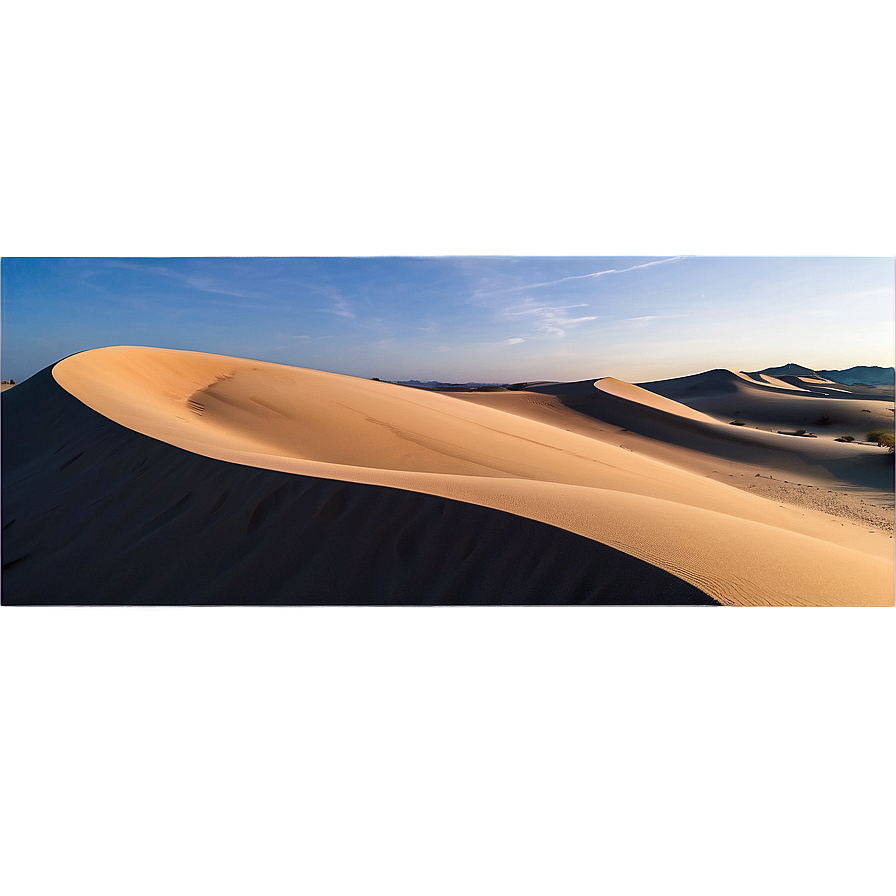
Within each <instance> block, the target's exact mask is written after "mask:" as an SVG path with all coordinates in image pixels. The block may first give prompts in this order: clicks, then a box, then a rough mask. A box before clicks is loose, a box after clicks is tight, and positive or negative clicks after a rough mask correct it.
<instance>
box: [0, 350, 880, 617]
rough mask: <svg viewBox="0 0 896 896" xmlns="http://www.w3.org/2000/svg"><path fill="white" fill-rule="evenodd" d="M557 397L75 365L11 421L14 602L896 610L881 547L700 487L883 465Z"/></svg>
mask: <svg viewBox="0 0 896 896" xmlns="http://www.w3.org/2000/svg"><path fill="white" fill-rule="evenodd" d="M739 379H740V380H741V382H745V385H746V386H747V387H749V384H747V383H746V381H745V380H744V379H743V378H739ZM32 381H33V382H32ZM559 386H561V387H564V388H566V390H567V391H566V392H564V391H563V388H558V387H557V386H552V387H545V389H544V390H543V391H544V392H553V394H538V393H469V394H466V395H463V394H461V395H447V394H439V393H434V392H428V391H424V390H417V389H410V388H406V387H401V386H395V385H392V384H389V383H380V382H373V381H367V380H361V379H356V378H352V377H345V376H340V375H337V374H331V373H323V372H320V371H313V370H306V369H301V368H294V367H285V366H282V365H276V364H270V363H265V362H260V361H250V360H245V359H239V358H230V357H225V356H216V355H205V354H199V353H192V352H175V351H169V350H162V349H149V348H134V347H116V348H108V349H100V350H95V351H91V352H85V353H83V354H81V355H75V356H72V357H71V358H68V359H66V360H65V361H62V362H60V363H59V364H57V365H55V366H54V367H53V368H52V371H47V372H45V374H42V375H39V376H38V377H35V378H32V380H29V381H28V382H27V383H24V384H21V385H20V386H19V387H17V388H16V389H15V390H12V391H11V392H9V393H8V394H5V395H4V398H3V402H4V405H3V409H4V516H3V522H4V526H5V527H6V529H5V532H4V544H3V552H4V556H3V560H4V565H5V567H6V568H5V571H4V579H3V584H4V600H5V601H7V602H9V601H10V600H12V601H21V602H49V603H56V602H84V601H85V600H88V601H89V600H90V597H89V595H90V594H93V595H94V598H93V599H94V600H96V602H125V603H128V602H131V603H135V602H150V603H153V602H155V603H168V602H195V603H204V602H212V603H227V602H238V603H251V602H286V603H302V602H313V603H340V602H349V603H382V602H385V603H388V602H393V603H394V602H399V603H427V602H435V603H463V602H487V603H502V602H534V603H552V602H558V601H559V602H582V601H586V602H587V601H591V602H605V603H607V602H609V603H627V602H635V603H637V602H659V603H664V602H665V603H689V602H701V601H703V602H712V601H718V602H720V603H732V604H878V605H880V604H884V605H885V604H892V602H893V563H892V551H891V548H892V544H893V542H892V540H890V537H889V534H888V533H887V532H886V531H884V530H878V531H869V530H868V528H867V526H862V527H859V526H857V525H855V524H853V523H852V522H850V521H849V520H844V519H841V518H837V517H833V516H831V515H829V514H824V513H819V512H816V511H813V510H811V509H809V508H799V507H795V506H792V505H790V504H780V503H778V502H777V501H771V500H768V499H766V498H763V497H757V496H756V495H754V494H750V493H748V492H747V491H745V490H743V489H739V488H733V487H732V486H731V485H729V484H726V483H724V482H720V481H718V479H717V478H716V479H714V478H712V477H711V476H708V475H707V471H706V470H705V469H704V468H703V466H701V465H702V464H705V463H707V462H708V463H714V464H715V465H716V467H720V466H724V464H725V463H729V462H731V458H730V457H729V456H728V455H736V454H738V453H740V455H742V456H741V457H739V461H738V462H745V461H744V458H750V457H752V458H753V459H754V460H755V459H756V457H757V456H759V455H762V451H763V450H764V451H766V455H764V456H762V457H760V460H761V461H762V462H765V461H767V460H770V459H775V461H776V464H775V465H774V466H773V467H771V468H772V469H774V470H775V471H779V470H780V469H782V466H781V462H782V461H783V462H784V467H783V468H786V463H787V462H790V463H793V464H797V465H798V466H799V465H802V466H803V467H805V468H807V469H808V468H809V467H810V466H811V467H814V468H817V469H816V473H817V475H818V476H819V477H821V478H824V477H828V478H829V479H831V480H832V481H833V478H836V477H838V476H842V475H844V474H843V471H842V470H838V468H837V464H838V463H840V464H841V466H842V467H843V469H845V470H847V471H848V470H849V469H851V466H850V465H853V466H855V468H856V469H865V474H866V477H867V475H871V474H873V475H875V476H877V477H878V479H879V480H880V482H881V483H883V484H884V485H883V486H879V487H881V488H884V487H885V484H886V481H887V477H888V476H889V477H890V482H891V481H892V465H890V466H889V467H888V466H887V460H886V457H884V456H883V455H882V453H881V451H880V450H879V449H874V448H869V447H865V446H850V445H845V444H842V443H836V444H835V443H833V442H831V445H830V446H825V447H826V448H827V450H828V451H831V450H833V451H834V452H835V454H834V455H830V456H829V455H827V454H826V455H824V456H823V457H822V456H820V455H819V456H817V457H816V456H815V455H814V454H813V453H812V452H813V451H814V452H816V453H817V451H818V449H817V448H814V447H810V446H809V445H807V441H808V440H803V439H795V438H791V437H786V436H778V435H775V434H773V433H760V432H756V431H754V430H753V431H749V432H744V431H742V429H743V428H735V427H730V426H728V425H727V424H723V423H719V422H716V420H714V419H713V418H712V417H711V416H710V415H709V414H707V413H705V412H704V411H703V410H702V409H700V408H697V409H695V408H694V407H692V406H685V405H684V404H682V403H680V402H677V401H676V400H675V398H674V397H669V396H665V395H663V396H660V395H657V394H655V393H653V392H650V391H648V390H645V389H640V388H638V387H636V386H632V385H630V384H627V383H621V382H620V381H618V380H598V381H588V382H587V383H586V384H559ZM756 388H758V389H767V388H768V389H770V388H772V387H770V386H768V387H763V386H758V385H757V386H756ZM784 391H785V390H783V389H781V390H778V392H777V393H776V394H780V393H783V392H784ZM577 400H580V401H581V402H582V409H577V408H576V407H575V406H574V405H575V402H576V401H577ZM622 424H626V425H624V426H623V425H622ZM622 429H624V430H626V431H627V432H626V433H625V434H624V436H623V437H622V438H620V430H622ZM630 434H634V436H635V437H637V439H640V440H641V441H640V443H638V444H637V445H636V447H637V448H638V449H640V448H641V447H644V450H634V449H633V448H632V446H631V445H626V444H624V442H625V441H626V439H627V438H628V437H629V436H630ZM757 439H758V440H759V441H758V442H757ZM763 439H764V440H766V441H768V440H774V444H772V443H771V442H769V444H768V445H766V444H764V443H763V441H762V440H763ZM648 446H650V447H649V448H648ZM831 446H833V447H831ZM726 452H727V454H726ZM757 452H758V454H757ZM806 452H808V455H807V454H806ZM773 456H774V458H773ZM875 463H876V464H877V468H875V470H873V471H871V467H872V466H874V464H875ZM826 464H827V466H826ZM866 468H867V469H866ZM869 471H871V472H870V473H869ZM716 472H718V471H716ZM847 478H848V477H847ZM859 479H861V476H859ZM838 481H839V480H838ZM843 482H844V483H846V484H847V485H848V484H849V483H848V482H847V480H846V479H844V480H843ZM865 486H868V483H865ZM876 487H877V486H876ZM72 517H73V518H72ZM61 581H65V582H68V581H74V582H75V583H76V584H75V585H73V586H72V587H71V588H69V589H68V590H67V591H66V590H65V589H60V588H59V587H58V583H59V582H61ZM54 582H55V583H57V584H56V586H55V588H56V590H54V585H53V583H54ZM63 591H65V594H64V595H63V594H62V592H63Z"/></svg>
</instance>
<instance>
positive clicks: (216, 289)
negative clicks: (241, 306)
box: [106, 260, 262, 299]
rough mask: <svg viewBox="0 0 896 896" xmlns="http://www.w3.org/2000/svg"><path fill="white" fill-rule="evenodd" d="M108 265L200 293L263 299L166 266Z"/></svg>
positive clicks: (126, 263)
mask: <svg viewBox="0 0 896 896" xmlns="http://www.w3.org/2000/svg"><path fill="white" fill-rule="evenodd" d="M106 265H107V266H108V267H110V268H121V269H124V270H129V271H138V272H139V273H141V274H147V273H149V274H157V275H158V276H160V277H167V278H168V279H171V280H177V281H178V282H180V283H181V284H183V285H184V286H188V287H189V288H190V289H195V290H197V291H198V292H208V293H214V294H216V295H221V296H234V297H236V298H238V299H255V298H262V297H261V296H258V295H253V294H252V293H247V292H241V291H239V290H236V289H233V288H231V287H227V286H222V285H220V284H219V283H217V282H216V281H215V280H214V279H213V278H212V277H208V276H202V275H201V274H185V273H181V272H180V271H173V270H171V268H166V267H165V266H164V265H157V264H133V263H132V262H127V261H117V260H114V261H107V262H106Z"/></svg>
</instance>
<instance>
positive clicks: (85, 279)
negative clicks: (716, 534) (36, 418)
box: [0, 256, 894, 382]
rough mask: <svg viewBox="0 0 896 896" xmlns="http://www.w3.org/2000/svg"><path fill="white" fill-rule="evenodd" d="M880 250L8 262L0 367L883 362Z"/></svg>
mask: <svg viewBox="0 0 896 896" xmlns="http://www.w3.org/2000/svg"><path fill="white" fill-rule="evenodd" d="M893 267H894V266H893V260H892V259H891V258H727V259H726V258H701V257H689V256H684V257H682V256H674V257H673V256H649V257H628V258H621V257H613V258H605V257H591V258H556V257H552V258H533V257H521V258H500V257H495V258H492V257H445V258H439V257H435V258H342V259H340V258H162V259H155V258H154V259H139V258H138V259H124V258H117V259H97V258H73V259H64V258H63V259H56V258H52V259H40V258H4V259H3V260H2V267H0V277H2V326H3V330H2V378H3V379H10V378H12V379H15V380H18V381H22V380H23V379H25V378H27V377H28V376H30V375H32V374H33V373H36V372H37V371H38V370H40V369H42V368H43V367H46V366H47V365H49V364H52V363H54V362H56V361H58V360H60V359H61V358H63V357H66V356H67V355H70V354H73V353H75V352H79V351H84V350H86V349H91V348H97V347H100V346H105V345H153V346H161V347H165V348H177V349H189V350H195V351H206V352H216V353H220V354H228V355H238V356H241V357H250V358H257V359H261V360H268V361H276V362H280V363H285V364H294V365H297V366H301V367H312V368H316V369H320V370H329V371H334V372H337V373H346V374H351V375H355V376H363V377H371V376H378V377H380V378H381V379H420V380H428V379H437V380H446V381H452V382H463V381H494V382H511V381H520V380H530V379H552V380H573V379H584V378H587V377H597V376H616V377H619V378H620V379H625V380H629V381H632V382H638V381H645V380H650V379H657V378H663V377H672V376H681V375H685V374H689V373H696V372H699V371H701V370H707V369H710V368H713V367H735V368H738V369H743V370H755V369H760V368H762V367H767V366H771V365H778V364H784V363H787V362H790V361H794V362H796V363H799V364H804V365H806V366H808V367H816V368H839V367H849V366H852V365H853V364H879V365H882V366H889V365H892V364H893V363H894V357H893V354H894V348H893V345H894V298H893V296H894V273H893Z"/></svg>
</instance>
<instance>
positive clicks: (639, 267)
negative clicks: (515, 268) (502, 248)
mask: <svg viewBox="0 0 896 896" xmlns="http://www.w3.org/2000/svg"><path fill="white" fill-rule="evenodd" d="M687 257H688V256H687V255H676V256H675V257H674V258H660V259H658V260H657V261H645V262H644V263H643V264H633V265H632V266H631V267H627V268H607V269H606V270H603V271H592V272H591V273H589V274H575V275H574V276H571V277H561V278H560V279H559V280H546V281H545V282H544V283H525V284H523V285H521V286H508V287H507V288H506V289H497V290H493V291H483V290H477V292H476V296H477V297H480V298H481V297H485V296H496V295H502V294H504V293H508V292H523V291H525V290H528V289H541V288H542V287H545V286H557V285H558V284H560V283H569V282H570V281H572V280H595V279H597V278H598V277H606V276H608V275H610V274H628V273H629V272H631V271H642V270H644V269H645V268H652V267H655V266H656V265H659V264H671V263H673V262H676V261H681V260H682V259H684V258H687Z"/></svg>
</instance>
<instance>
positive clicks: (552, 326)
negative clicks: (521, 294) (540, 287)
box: [500, 299, 597, 336]
mask: <svg viewBox="0 0 896 896" xmlns="http://www.w3.org/2000/svg"><path fill="white" fill-rule="evenodd" d="M587 307H588V305H587V304H584V303H579V304H577V305H541V304H538V303H537V302H536V301H535V300H534V299H526V300H525V301H524V302H523V303H522V304H520V305H509V306H507V307H505V308H502V309H501V310H500V314H501V316H502V317H508V318H519V317H526V318H529V319H530V320H531V321H532V325H533V327H535V328H536V329H537V330H541V331H542V332H544V333H548V334H550V335H552V336H565V335H566V331H567V330H568V329H569V328H570V327H575V326H577V325H578V324H582V323H585V322H586V321H589V320H597V315H596V314H583V315H578V316H575V317H574V316H572V315H570V314H569V312H570V311H571V310H572V309H573V308H587Z"/></svg>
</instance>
